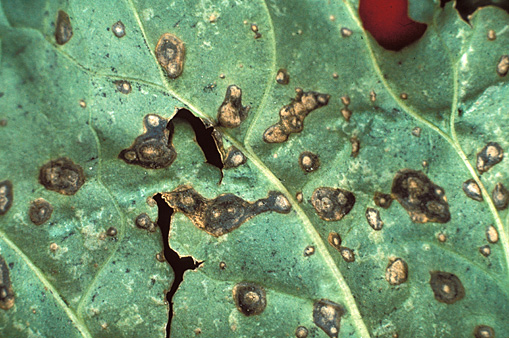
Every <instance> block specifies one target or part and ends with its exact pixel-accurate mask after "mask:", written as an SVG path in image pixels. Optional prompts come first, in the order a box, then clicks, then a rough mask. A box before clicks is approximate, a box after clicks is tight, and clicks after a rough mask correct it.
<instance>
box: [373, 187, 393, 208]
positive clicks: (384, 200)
mask: <svg viewBox="0 0 509 338" xmlns="http://www.w3.org/2000/svg"><path fill="white" fill-rule="evenodd" d="M373 201H374V202H375V204H376V206H377V207H380V208H384V209H388V208H389V207H390V206H391V204H392V201H393V199H392V196H391V195H390V194H384V193H383V192H380V191H375V195H374V196H373Z"/></svg>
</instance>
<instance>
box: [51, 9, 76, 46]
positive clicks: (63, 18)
mask: <svg viewBox="0 0 509 338" xmlns="http://www.w3.org/2000/svg"><path fill="white" fill-rule="evenodd" d="M71 38H72V25H71V19H70V18H69V15H68V14H67V13H66V12H64V11H62V10H60V11H58V16H57V24H56V27H55V40H56V41H57V44H59V45H64V44H66V43H67V42H69V40H71Z"/></svg>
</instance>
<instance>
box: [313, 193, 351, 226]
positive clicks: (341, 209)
mask: <svg viewBox="0 0 509 338" xmlns="http://www.w3.org/2000/svg"><path fill="white" fill-rule="evenodd" d="M311 204H313V207H314V208H315V210H316V213H317V214H318V216H320V218H321V219H323V220H325V221H339V220H340V219H342V218H343V217H344V216H345V215H347V214H348V213H349V212H350V210H352V208H353V206H354V204H355V196H354V195H353V194H352V193H351V192H350V191H347V190H343V189H339V188H329V187H321V188H317V189H315V191H314V192H313V195H312V196H311Z"/></svg>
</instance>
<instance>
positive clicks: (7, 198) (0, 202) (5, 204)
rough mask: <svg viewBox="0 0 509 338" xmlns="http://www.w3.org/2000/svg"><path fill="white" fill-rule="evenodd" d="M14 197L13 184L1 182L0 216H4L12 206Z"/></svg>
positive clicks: (6, 181)
mask: <svg viewBox="0 0 509 338" xmlns="http://www.w3.org/2000/svg"><path fill="white" fill-rule="evenodd" d="M13 197H14V193H13V189H12V183H11V181H9V180H5V181H2V182H0V215H4V214H6V213H7V211H9V209H10V208H11V206H12V200H13Z"/></svg>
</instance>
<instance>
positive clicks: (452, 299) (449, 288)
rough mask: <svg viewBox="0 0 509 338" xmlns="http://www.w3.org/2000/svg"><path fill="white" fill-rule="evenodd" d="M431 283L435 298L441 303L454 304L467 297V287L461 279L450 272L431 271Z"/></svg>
mask: <svg viewBox="0 0 509 338" xmlns="http://www.w3.org/2000/svg"><path fill="white" fill-rule="evenodd" d="M430 275H431V279H430V281H429V284H430V286H431V290H433V293H434V295H435V299H436V300H438V301H439V302H441V303H446V304H453V303H456V302H457V301H459V300H461V299H463V297H465V288H464V287H463V284H462V283H461V281H460V279H459V278H458V277H457V276H456V275H455V274H452V273H450V272H444V271H431V272H430Z"/></svg>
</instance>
